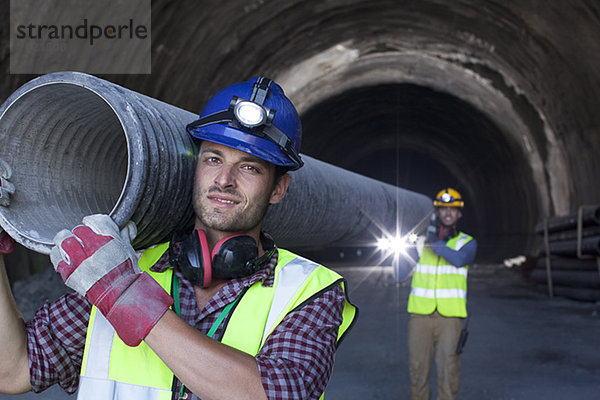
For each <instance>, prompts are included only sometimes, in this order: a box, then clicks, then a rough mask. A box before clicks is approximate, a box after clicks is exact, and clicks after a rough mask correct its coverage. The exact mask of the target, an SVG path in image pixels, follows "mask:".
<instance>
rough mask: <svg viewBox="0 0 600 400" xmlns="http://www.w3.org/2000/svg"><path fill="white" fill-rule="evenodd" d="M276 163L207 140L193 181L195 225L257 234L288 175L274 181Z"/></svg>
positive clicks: (286, 181)
mask: <svg viewBox="0 0 600 400" xmlns="http://www.w3.org/2000/svg"><path fill="white" fill-rule="evenodd" d="M274 179H275V166H274V165H273V164H271V163H268V162H267V161H264V160H262V159H260V158H258V157H255V156H252V155H250V154H247V153H244V152H242V151H239V150H235V149H233V148H231V147H227V146H223V145H220V144H216V143H212V142H207V141H204V142H202V145H201V147H200V153H199V157H198V164H197V166H196V180H195V183H194V211H195V212H196V228H197V229H205V230H213V231H218V232H223V233H226V234H234V233H243V234H258V231H260V226H261V221H262V219H263V217H264V215H265V213H266V211H267V207H268V205H269V204H275V203H278V202H280V201H281V200H282V199H283V197H284V196H285V193H286V191H287V187H288V185H289V176H288V175H284V176H283V177H282V178H281V179H279V181H278V182H277V183H276V184H275V185H274Z"/></svg>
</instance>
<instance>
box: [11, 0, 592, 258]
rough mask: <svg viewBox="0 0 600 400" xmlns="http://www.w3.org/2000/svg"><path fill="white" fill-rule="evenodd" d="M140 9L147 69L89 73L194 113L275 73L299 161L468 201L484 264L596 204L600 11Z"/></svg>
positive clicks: (242, 5)
mask: <svg viewBox="0 0 600 400" xmlns="http://www.w3.org/2000/svg"><path fill="white" fill-rule="evenodd" d="M151 15H152V31H151V32H152V44H151V52H152V62H151V74H126V73H123V74H107V75H102V74H99V76H100V77H102V78H103V79H107V80H109V81H111V82H114V83H117V84H119V85H122V86H124V87H126V88H129V89H131V90H135V91H137V92H140V93H143V94H146V95H148V96H150V97H153V98H156V99H159V100H161V101H164V102H166V103H169V104H173V105H175V106H176V107H179V108H181V109H184V110H188V111H191V112H194V113H198V112H199V111H200V110H201V109H202V106H203V105H204V103H205V102H206V100H207V99H208V98H209V97H210V95H211V94H212V93H214V92H215V91H216V90H218V89H220V88H221V87H223V86H225V85H228V84H231V83H233V82H237V81H240V80H244V79H248V78H250V77H252V76H257V75H265V76H268V77H271V78H273V79H274V80H276V81H277V82H279V83H280V84H281V85H282V87H283V88H284V90H285V91H286V94H287V95H288V96H289V97H290V98H291V99H292V101H293V102H294V104H295V105H296V106H297V108H298V110H299V112H300V115H301V119H302V123H303V128H304V137H303V144H302V148H301V152H302V153H303V154H306V155H309V156H311V157H314V158H316V159H319V160H322V161H325V162H328V163H331V164H333V165H336V166H339V167H342V168H344V169H348V170H350V171H354V172H357V173H360V174H363V175H366V176H368V177H371V178H374V179H377V180H380V181H384V182H387V183H390V184H393V185H397V186H400V187H402V188H405V189H408V190H412V191H415V192H418V193H423V194H425V195H427V196H429V197H433V196H434V195H435V193H436V192H437V191H438V190H439V189H441V188H442V187H445V186H451V187H454V188H456V189H458V190H459V191H460V192H461V193H463V196H464V197H465V202H466V206H465V210H464V218H463V220H462V225H461V227H462V228H463V230H465V231H467V232H469V233H471V234H473V235H474V236H475V237H477V238H478V239H479V240H478V241H479V247H480V251H479V256H478V257H479V260H480V261H494V262H497V261H500V260H502V259H503V258H505V257H509V256H513V255H516V254H527V253H530V252H533V251H534V249H535V248H536V246H537V244H538V242H539V238H537V237H536V236H535V233H534V226H535V224H536V223H537V222H539V221H540V220H543V219H544V218H546V217H550V216H555V215H565V214H567V213H570V212H573V211H576V210H577V207H578V206H579V205H581V204H589V203H597V202H598V200H599V199H600V189H599V188H598V185H596V184H595V183H594V182H597V181H598V177H599V176H600V164H599V163H598V162H597V157H596V154H597V153H598V150H599V148H600V132H599V130H600V128H599V127H600V117H599V116H598V113H597V108H598V98H600V96H599V94H600V93H599V92H600V85H598V80H599V79H600V78H599V77H600V74H599V73H598V72H599V71H598V70H599V69H600V62H599V61H600V60H599V57H600V56H599V55H598V54H600V51H599V50H600V41H599V40H598V31H599V28H600V17H599V15H600V6H599V5H598V4H597V2H594V1H591V0H578V1H575V2H569V3H563V2H550V3H548V2H542V1H537V0H528V1H525V2H508V3H507V2H501V1H483V2H481V1H467V0H465V1H461V2H451V3H448V2H445V1H441V0H426V1H418V2H417V1H387V0H378V1H372V0H371V1H326V2H321V1H297V0H290V1H288V0H286V1H258V0H257V1H249V2H240V1H232V0H229V1H228V0H225V1H221V2H218V4H217V3H213V2H206V1H201V2H196V1H168V0H156V1H152V2H151ZM3 22H4V24H2V26H3V28H1V29H2V30H3V35H2V38H3V41H2V43H1V46H2V49H3V52H2V57H3V58H2V60H1V64H0V67H1V68H2V73H3V75H4V76H5V79H4V80H3V81H2V82H1V83H0V93H1V94H2V96H3V97H4V98H6V97H8V95H10V93H12V92H13V91H14V90H15V89H16V88H18V87H19V86H20V85H22V84H23V83H25V82H26V81H28V80H29V79H31V78H32V77H33V76H32V75H22V74H10V69H9V51H8V50H9V40H8V36H9V35H8V34H7V31H6V30H7V29H8V27H9V26H10V24H9V22H10V15H9V7H4V8H3ZM121 57H122V60H121V61H123V60H125V61H127V58H128V57H133V55H129V54H122V55H121ZM97 62H99V63H102V62H106V63H109V62H111V60H110V59H107V60H102V59H100V60H97ZM131 62H133V60H131ZM48 72H52V71H48Z"/></svg>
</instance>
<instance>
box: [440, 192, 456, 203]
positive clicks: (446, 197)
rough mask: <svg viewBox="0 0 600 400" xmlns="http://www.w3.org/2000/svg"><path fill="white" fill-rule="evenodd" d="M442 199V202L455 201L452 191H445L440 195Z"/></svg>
mask: <svg viewBox="0 0 600 400" xmlns="http://www.w3.org/2000/svg"><path fill="white" fill-rule="evenodd" d="M440 201H441V202H442V203H450V202H452V201H454V197H453V196H452V195H451V194H450V193H444V194H442V196H441V197H440Z"/></svg>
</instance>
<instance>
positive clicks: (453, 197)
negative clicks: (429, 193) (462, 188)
mask: <svg viewBox="0 0 600 400" xmlns="http://www.w3.org/2000/svg"><path fill="white" fill-rule="evenodd" d="M433 205H434V207H460V208H462V207H464V205H465V203H464V202H463V200H462V196H461V195H460V193H458V191H456V190H455V189H452V188H446V189H442V190H440V192H439V193H438V194H437V196H435V200H433Z"/></svg>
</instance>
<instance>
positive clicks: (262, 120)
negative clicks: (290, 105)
mask: <svg viewBox="0 0 600 400" xmlns="http://www.w3.org/2000/svg"><path fill="white" fill-rule="evenodd" d="M229 107H230V109H232V110H233V115H234V116H235V119H236V120H237V122H239V123H240V125H242V126H245V127H246V128H251V129H252V128H257V127H259V126H262V125H267V124H270V123H271V121H273V118H274V117H275V111H273V110H271V109H270V108H267V107H265V106H263V105H261V104H257V103H255V102H253V101H249V100H244V99H240V98H239V97H237V96H233V98H232V99H231V104H230V106H229Z"/></svg>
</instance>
